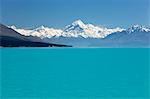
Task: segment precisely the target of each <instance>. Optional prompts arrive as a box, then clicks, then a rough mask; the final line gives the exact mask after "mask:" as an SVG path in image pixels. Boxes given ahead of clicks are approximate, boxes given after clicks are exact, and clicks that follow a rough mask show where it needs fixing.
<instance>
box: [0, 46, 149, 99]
mask: <svg viewBox="0 0 150 99" xmlns="http://www.w3.org/2000/svg"><path fill="white" fill-rule="evenodd" d="M149 50H150V49H146V48H145V49H142V48H141V49H105V48H102V49H101V48H91V49H81V48H79V49H75V48H60V49H59V48H51V49H49V48H41V49H40V48H12V49H9V48H1V74H2V75H1V85H2V86H1V95H2V98H4V99H11V98H13V99H23V98H26V99H28V98H31V99H33V98H34V99H36V98H37V99H40V98H42V99H46V98H47V99H49V98H54V99H55V98H57V99H58V98H60V99H62V98H92V99H95V98H98V99H99V98H105V99H106V98H108V99H111V98H117V99H120V98H121V99H123V98H130V99H133V98H134V99H148V98H149Z"/></svg>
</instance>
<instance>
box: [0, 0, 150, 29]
mask: <svg viewBox="0 0 150 99" xmlns="http://www.w3.org/2000/svg"><path fill="white" fill-rule="evenodd" d="M149 16H150V15H149V0H1V23H3V24H6V25H13V24H14V25H16V26H18V27H26V28H33V27H38V26H40V25H45V26H49V27H55V28H63V27H64V26H65V25H68V24H70V23H72V21H74V20H76V19H81V20H83V21H84V22H86V23H93V24H96V25H103V26H107V27H116V26H121V27H129V26H131V25H133V24H141V25H145V26H148V25H149V22H148V18H149Z"/></svg>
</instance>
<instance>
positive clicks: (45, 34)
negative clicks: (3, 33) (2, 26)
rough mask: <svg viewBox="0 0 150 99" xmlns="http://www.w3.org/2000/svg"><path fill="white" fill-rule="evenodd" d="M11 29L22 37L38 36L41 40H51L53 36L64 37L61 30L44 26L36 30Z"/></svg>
mask: <svg viewBox="0 0 150 99" xmlns="http://www.w3.org/2000/svg"><path fill="white" fill-rule="evenodd" d="M11 28H12V29H14V30H15V31H17V32H19V33H20V34H22V35H25V36H37V37H40V38H51V37H53V36H56V37H57V36H58V37H59V36H61V35H62V32H63V31H62V30H60V29H54V28H48V27H44V26H41V27H38V28H36V29H18V28H16V27H14V26H11Z"/></svg>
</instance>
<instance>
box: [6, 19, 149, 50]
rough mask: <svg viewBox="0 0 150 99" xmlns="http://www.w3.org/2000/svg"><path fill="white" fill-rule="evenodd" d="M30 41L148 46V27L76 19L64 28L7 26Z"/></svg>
mask: <svg viewBox="0 0 150 99" xmlns="http://www.w3.org/2000/svg"><path fill="white" fill-rule="evenodd" d="M8 28H9V29H12V30H14V31H16V32H17V33H19V35H22V36H24V37H26V38H29V37H30V39H29V40H31V41H34V42H35V41H38V42H42V43H52V44H62V45H71V46H73V47H117V48H118V47H136V48H138V47H150V28H149V27H145V26H140V25H133V26H131V27H129V28H128V29H124V28H120V27H117V28H106V27H103V26H97V25H93V24H85V23H84V22H82V21H81V20H76V21H74V22H73V23H71V24H70V25H67V26H66V27H65V28H64V29H55V28H49V27H45V26H40V27H38V28H35V29H24V28H17V27H16V26H8Z"/></svg>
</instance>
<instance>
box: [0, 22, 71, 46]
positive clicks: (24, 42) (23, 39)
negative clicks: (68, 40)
mask: <svg viewBox="0 0 150 99" xmlns="http://www.w3.org/2000/svg"><path fill="white" fill-rule="evenodd" d="M0 46H1V47H71V46H67V45H61V44H52V43H46V42H43V41H42V39H41V38H39V37H34V36H24V35H21V34H20V33H18V32H16V31H15V30H13V29H11V28H9V27H7V26H5V25H2V24H0Z"/></svg>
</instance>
